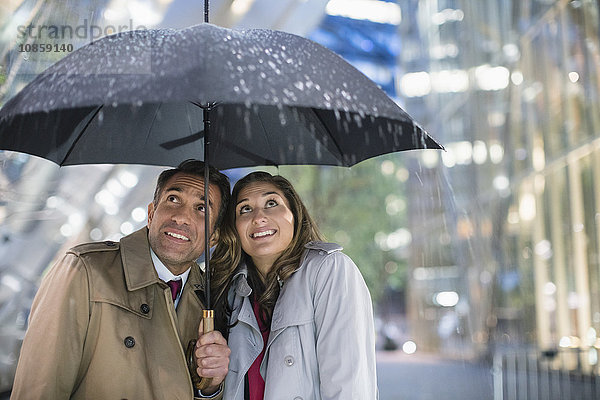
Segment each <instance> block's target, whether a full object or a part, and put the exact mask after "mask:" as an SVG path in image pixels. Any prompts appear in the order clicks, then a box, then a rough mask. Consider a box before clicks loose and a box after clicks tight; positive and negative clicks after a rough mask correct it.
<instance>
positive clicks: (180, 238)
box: [165, 232, 190, 241]
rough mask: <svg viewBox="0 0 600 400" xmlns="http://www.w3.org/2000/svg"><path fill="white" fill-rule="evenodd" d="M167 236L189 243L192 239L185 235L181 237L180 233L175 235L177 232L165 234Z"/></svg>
mask: <svg viewBox="0 0 600 400" xmlns="http://www.w3.org/2000/svg"><path fill="white" fill-rule="evenodd" d="M165 233H166V234H167V236H171V237H174V238H175V239H179V240H185V241H189V240H190V238H189V237H187V236H184V235H181V234H179V233H175V232H165Z"/></svg>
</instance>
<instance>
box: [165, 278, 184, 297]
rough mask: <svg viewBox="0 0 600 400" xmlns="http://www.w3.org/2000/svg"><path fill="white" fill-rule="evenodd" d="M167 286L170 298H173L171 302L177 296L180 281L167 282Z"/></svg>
mask: <svg viewBox="0 0 600 400" xmlns="http://www.w3.org/2000/svg"><path fill="white" fill-rule="evenodd" d="M167 285H169V287H170V288H171V297H173V301H175V299H176V298H177V295H178V294H179V290H181V279H180V280H177V281H169V282H167Z"/></svg>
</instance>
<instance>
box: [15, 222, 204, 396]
mask: <svg viewBox="0 0 600 400" xmlns="http://www.w3.org/2000/svg"><path fill="white" fill-rule="evenodd" d="M147 232H148V231H147V229H146V228H143V229H141V230H139V231H137V232H134V233H132V234H131V235H129V236H126V237H124V238H123V239H122V240H121V241H120V243H114V242H105V243H91V244H84V245H80V246H77V247H75V248H73V249H71V250H70V251H68V252H67V254H66V255H65V256H64V258H63V259H62V260H61V261H59V262H58V263H56V265H54V267H53V268H52V269H51V270H50V271H49V272H48V274H47V276H46V277H45V278H44V280H43V282H42V284H41V287H40V289H39V291H38V293H37V295H36V297H35V300H34V302H33V306H32V309H31V315H30V321H29V328H28V330H27V333H26V335H25V339H24V342H23V347H22V350H21V355H20V358H19V363H18V367H17V372H16V377H15V382H14V387H13V392H12V396H11V399H27V400H32V399H69V398H71V399H82V400H83V399H85V400H94V399H102V400H105V399H106V400H109V399H110V400H112V399H114V400H120V399H128V400H133V399H144V400H150V399H161V400H162V399H164V400H175V399H188V400H189V399H192V398H193V397H194V396H193V389H192V383H191V380H190V377H189V373H188V370H187V366H186V362H185V354H184V349H185V347H186V346H187V343H188V342H189V340H190V339H194V338H197V330H198V324H199V323H200V317H201V310H202V304H201V303H200V301H199V299H198V297H197V295H196V294H195V293H194V291H193V290H194V288H196V289H197V288H199V286H200V279H201V274H200V272H199V269H198V268H197V267H196V266H195V265H194V266H193V267H192V269H191V272H190V274H189V278H188V281H187V283H186V285H185V288H184V290H183V292H182V295H181V299H180V302H179V305H178V308H177V312H175V309H174V307H173V302H172V300H171V292H170V290H169V287H168V286H167V285H166V284H164V283H163V282H162V281H160V280H159V278H158V275H157V273H156V271H155V269H154V268H153V264H152V260H151V257H150V251H149V244H148V236H147Z"/></svg>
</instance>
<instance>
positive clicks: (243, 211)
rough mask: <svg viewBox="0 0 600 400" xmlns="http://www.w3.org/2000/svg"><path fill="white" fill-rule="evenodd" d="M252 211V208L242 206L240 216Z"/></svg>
mask: <svg viewBox="0 0 600 400" xmlns="http://www.w3.org/2000/svg"><path fill="white" fill-rule="evenodd" d="M250 211H252V208H250V206H241V207H240V211H239V214H246V213H248V212H250Z"/></svg>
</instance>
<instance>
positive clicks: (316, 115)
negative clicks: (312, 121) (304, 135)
mask: <svg viewBox="0 0 600 400" xmlns="http://www.w3.org/2000/svg"><path fill="white" fill-rule="evenodd" d="M309 109H310V111H312V113H313V115H314V116H315V117H316V118H317V120H318V121H319V123H320V126H322V127H323V129H324V130H325V132H326V133H327V135H328V136H329V138H330V139H331V141H332V142H333V146H334V147H335V149H336V150H337V151H338V154H339V158H340V161H341V162H342V164H344V151H343V149H342V147H341V146H340V145H339V143H338V141H337V140H336V139H335V136H333V135H332V134H331V132H330V130H329V129H328V128H327V125H326V124H325V121H324V120H323V118H321V116H320V115H319V114H318V113H317V110H316V109H314V108H312V107H311V108H309Z"/></svg>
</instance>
